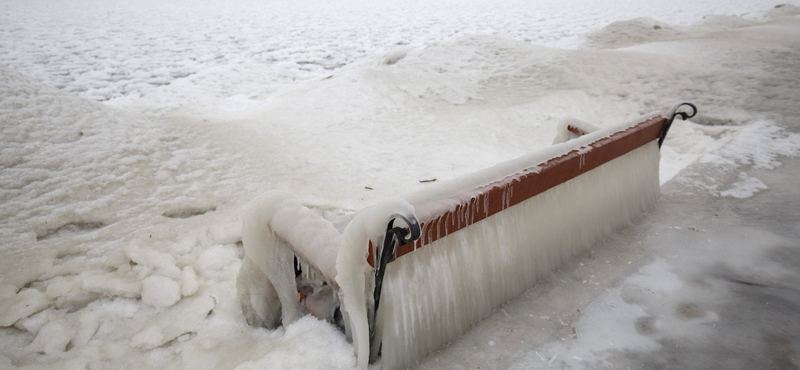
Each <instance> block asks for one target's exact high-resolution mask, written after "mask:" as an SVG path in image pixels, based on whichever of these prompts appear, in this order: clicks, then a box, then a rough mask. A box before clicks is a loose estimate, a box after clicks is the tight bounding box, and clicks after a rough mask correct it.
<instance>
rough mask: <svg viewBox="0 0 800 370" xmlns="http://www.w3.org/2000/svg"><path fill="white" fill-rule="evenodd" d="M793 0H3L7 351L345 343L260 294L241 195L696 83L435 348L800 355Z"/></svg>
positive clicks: (525, 364)
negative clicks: (516, 291) (620, 223)
mask: <svg viewBox="0 0 800 370" xmlns="http://www.w3.org/2000/svg"><path fill="white" fill-rule="evenodd" d="M792 3H794V4H795V5H798V4H800V3H798V2H796V1H795V2H790V3H789V4H787V5H784V6H780V7H775V5H776V4H775V3H774V2H770V1H760V0H759V1H709V2H702V3H698V2H690V1H682V0H681V1H677V2H676V1H669V2H667V1H654V0H651V1H647V2H643V3H637V4H636V5H634V6H630V5H626V4H622V3H621V2H591V1H585V0H582V1H579V0H572V1H566V2H565V1H559V2H556V1H536V2H522V1H518V2H514V1H508V2H503V3H502V4H496V3H495V2H491V1H478V0H471V1H466V2H449V1H444V2H438V3H436V4H427V3H423V2H413V1H409V2H392V3H385V4H375V3H371V2H366V1H343V2H324V1H307V2H293V3H285V2H279V1H268V2H254V1H253V2H249V1H244V0H237V1H233V2H225V3H224V4H223V3H215V2H203V1H184V0H182V1H175V2H163V1H162V2H156V1H141V2H135V3H130V2H121V1H119V2H116V1H114V2H101V1H90V0H75V1H64V2H48V1H38V0H33V1H25V2H23V1H4V2H3V6H2V9H0V122H2V127H0V130H2V131H0V139H1V140H0V145H1V146H0V150H1V151H0V169H1V170H2V172H0V199H2V208H0V225H1V226H0V241H1V242H0V256H1V257H0V271H2V272H0V348H2V349H1V350H0V368H3V369H5V368H9V369H14V368H48V369H53V368H89V369H105V368H178V369H182V368H187V369H188V368H192V369H195V368H200V369H205V368H207V369H233V368H237V367H238V368H239V369H242V370H244V369H261V368H270V369H271V368H325V369H351V368H353V366H354V363H355V358H354V356H353V354H352V346H351V345H350V344H349V343H347V341H345V340H344V338H343V337H342V336H341V335H340V334H339V333H338V332H337V331H336V330H335V329H334V328H333V327H331V326H329V325H327V324H325V323H323V322H319V321H317V320H315V319H313V318H310V317H308V318H304V319H302V320H300V321H299V322H297V323H295V324H293V325H291V326H289V327H287V328H285V329H279V330H275V331H267V330H263V329H257V328H252V327H249V326H247V324H246V323H245V322H244V318H243V316H242V314H241V310H240V308H239V302H238V299H237V297H236V288H235V277H236V274H237V272H238V269H239V266H240V263H241V262H240V261H241V255H242V248H241V242H240V240H241V218H240V217H241V214H242V211H243V207H244V205H245V204H246V203H247V202H248V201H250V200H251V199H252V198H254V197H255V196H256V195H258V194H260V193H261V192H263V191H266V190H270V189H285V190H290V191H292V192H294V193H295V194H297V195H298V196H299V198H300V199H302V200H303V201H304V202H305V203H306V204H308V205H310V206H313V207H314V208H316V209H317V210H318V211H319V212H321V213H322V214H323V215H334V214H342V213H350V212H354V211H357V210H359V209H361V208H363V207H365V206H368V205H371V204H374V203H375V202H376V201H378V200H380V199H384V198H386V197H388V196H393V195H397V194H403V193H406V192H409V191H413V190H418V189H421V188H423V187H424V186H426V185H425V183H421V182H420V180H427V179H437V181H444V180H447V179H451V178H454V177H457V176H459V175H463V174H465V173H469V172H472V171H475V170H478V169H482V168H486V167H488V166H491V165H493V164H495V163H498V162H500V161H503V160H507V159H510V158H515V157H517V156H520V155H522V154H524V153H528V152H530V151H531V150H535V149H536V148H541V147H543V146H546V145H548V144H549V143H550V142H551V141H552V138H553V136H554V134H555V129H554V126H555V124H556V123H557V122H559V121H560V120H561V119H562V118H564V117H568V116H571V117H576V118H578V119H582V120H585V121H590V122H592V123H595V124H598V125H601V126H604V125H609V124H614V123H618V122H620V121H624V120H629V119H631V118H634V117H636V116H639V115H641V114H645V113H648V112H651V111H655V110H661V109H666V108H668V107H669V106H670V105H672V104H673V103H674V102H676V101H678V100H682V99H684V100H689V101H692V102H694V103H696V104H697V105H698V106H699V108H700V110H701V114H700V115H699V116H697V117H696V118H695V119H693V120H692V122H677V123H676V125H675V126H674V127H673V129H672V130H671V132H670V136H669V138H668V140H667V142H666V143H665V146H664V148H663V149H662V162H661V178H662V184H663V186H662V193H663V197H662V199H661V201H660V202H659V203H658V204H657V206H656V207H655V208H654V209H653V211H652V212H650V213H649V214H646V215H644V216H642V217H641V219H640V220H639V221H637V222H636V223H634V224H632V225H630V226H629V227H626V228H625V229H623V230H621V231H620V232H619V233H617V234H615V235H614V236H613V237H611V238H609V239H608V240H606V241H604V242H602V243H600V244H599V245H598V246H597V247H596V248H595V249H594V250H593V252H592V253H590V254H589V255H586V256H582V257H580V258H578V259H576V260H575V261H574V263H572V264H570V265H568V266H565V267H564V268H563V269H562V270H560V271H557V272H554V274H553V275H552V276H551V277H550V278H548V279H546V280H545V281H542V282H541V283H540V284H539V285H537V286H536V287H534V288H532V289H530V290H529V291H528V292H526V294H525V295H523V296H522V297H520V298H519V299H518V300H515V301H513V302H510V303H509V304H508V305H506V306H504V307H503V308H502V309H500V310H498V311H497V312H496V314H495V315H493V316H491V317H489V318H487V319H486V320H485V321H483V322H482V323H480V324H479V325H476V327H475V328H474V329H473V330H472V331H470V332H469V333H468V334H467V335H465V336H463V337H461V338H458V339H457V340H455V341H453V342H452V343H451V344H450V345H449V346H447V347H445V348H443V349H442V351H440V352H439V353H436V354H434V355H433V356H431V357H429V358H428V359H426V360H425V361H423V363H421V365H420V366H421V368H477V367H478V366H480V367H481V368H550V367H554V368H574V369H580V368H626V367H631V368H640V367H645V368H653V367H677V368H741V369H749V368H758V367H765V368H797V367H800V338H799V337H798V333H800V321H799V320H798V319H797V317H800V295H798V290H797V286H798V284H800V273H798V270H797V266H798V263H800V262H798V261H800V249H798V245H800V243H798V241H800V230H798V229H797V225H798V224H800V223H799V222H798V221H800V220H798V219H797V212H796V211H795V210H796V209H799V208H798V207H800V205H798V204H797V203H798V201H800V196H798V193H797V191H796V189H795V188H794V186H793V184H796V183H798V181H799V180H800V179H798V173H800V172H798V171H800V163H798V160H797V159H796V157H797V156H798V155H800V135H799V134H798V132H800V123H799V122H798V120H797V117H800V108H799V107H800V102H798V98H797V97H798V96H800V91H799V90H798V89H800V72H798V71H800V63H799V62H798V61H800V19H799V18H798V16H797V14H800V11H798V8H797V7H796V6H794V5H791V4H792ZM613 22H616V23H613ZM374 366H375V367H376V368H379V367H380V364H377V365H374Z"/></svg>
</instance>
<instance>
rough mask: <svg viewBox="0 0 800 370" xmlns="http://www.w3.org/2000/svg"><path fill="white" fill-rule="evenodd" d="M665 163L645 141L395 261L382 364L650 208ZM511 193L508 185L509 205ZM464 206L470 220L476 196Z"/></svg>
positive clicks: (455, 331)
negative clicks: (661, 165) (659, 173)
mask: <svg viewBox="0 0 800 370" xmlns="http://www.w3.org/2000/svg"><path fill="white" fill-rule="evenodd" d="M658 160H659V152H658V148H657V145H656V143H655V142H653V143H652V144H647V145H645V146H643V147H641V148H639V149H636V150H634V151H632V152H630V153H628V154H625V155H623V156H621V157H619V158H617V159H615V160H613V161H611V162H608V163H606V164H604V165H602V166H600V167H598V168H596V169H594V170H592V171H589V172H587V173H585V174H583V175H582V176H580V177H578V178H575V179H573V180H570V181H568V182H566V183H563V184H561V185H558V186H556V187H554V188H552V189H550V190H548V191H546V192H544V193H541V194H539V195H537V196H535V197H533V198H531V199H529V200H527V201H524V202H522V203H520V204H518V205H516V206H514V207H511V208H508V209H507V210H505V211H503V212H500V213H498V214H496V215H493V216H491V217H489V218H487V219H485V220H483V221H481V222H478V223H475V224H473V225H471V226H470V227H467V228H465V229H462V230H459V231H455V232H453V233H451V234H449V235H447V236H446V237H443V238H441V239H438V240H437V241H435V242H433V243H432V244H430V245H426V246H425V247H424V248H421V249H419V250H417V251H416V252H414V253H411V254H408V255H406V256H403V257H400V258H398V260H397V261H395V262H394V263H391V264H389V265H388V269H387V272H386V276H385V280H384V289H383V298H382V303H381V308H380V309H379V312H378V318H377V322H378V324H377V325H379V326H380V327H381V328H382V330H381V333H382V340H383V356H382V364H383V367H384V368H391V369H395V368H406V367H409V366H412V365H414V364H415V363H416V362H417V361H419V360H420V359H421V358H423V357H425V356H426V355H427V354H428V353H429V352H430V351H432V350H434V349H436V348H438V347H439V346H441V345H442V344H444V343H445V342H446V341H447V340H450V339H452V338H455V337H457V336H458V335H460V334H462V333H463V332H464V331H465V330H467V329H468V328H469V327H470V326H471V325H473V324H474V323H475V322H476V321H478V320H480V319H482V318H484V317H486V316H488V315H490V314H491V312H492V310H493V309H494V308H495V307H497V306H498V305H500V304H502V303H504V302H506V301H507V300H509V299H511V298H513V297H516V296H518V295H519V294H521V293H522V292H523V291H524V290H525V289H527V288H529V287H530V286H532V285H534V284H535V283H536V280H537V279H539V278H541V277H543V276H547V274H549V273H550V272H551V271H552V270H553V269H555V268H557V267H558V266H561V265H563V264H564V263H565V262H567V260H568V259H570V258H572V257H573V256H575V255H577V254H580V253H583V252H584V251H586V250H587V248H589V247H591V246H592V245H594V244H595V243H596V242H597V241H598V240H600V239H601V238H603V237H605V236H607V235H609V233H610V232H611V231H613V230H614V229H615V228H617V227H619V226H620V225H623V224H625V223H628V222H629V221H630V220H631V218H632V217H634V216H636V215H638V214H639V213H640V212H641V211H643V210H645V209H647V208H648V207H650V206H651V205H652V204H653V203H654V202H655V201H656V199H657V197H658V190H659V186H658ZM512 194H513V187H512V186H511V184H510V183H509V184H507V185H506V187H505V189H504V192H503V199H502V202H503V207H504V208H506V206H507V205H508V204H510V203H509V202H510V200H511V197H512ZM484 207H486V205H484ZM464 208H465V209H464V211H465V212H469V213H470V214H469V215H467V214H465V215H464V216H466V217H467V219H468V223H469V222H471V215H473V214H474V212H472V210H474V207H473V202H472V201H470V202H469V205H468V206H467V207H464ZM457 214H458V215H459V218H460V217H461V212H457ZM523 241H524V242H523Z"/></svg>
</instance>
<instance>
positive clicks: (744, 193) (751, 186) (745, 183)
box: [719, 172, 768, 199]
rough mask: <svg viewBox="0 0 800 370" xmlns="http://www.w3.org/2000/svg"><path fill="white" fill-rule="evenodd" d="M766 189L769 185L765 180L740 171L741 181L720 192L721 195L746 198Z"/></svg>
mask: <svg viewBox="0 0 800 370" xmlns="http://www.w3.org/2000/svg"><path fill="white" fill-rule="evenodd" d="M765 189H768V187H767V185H766V184H764V182H763V181H761V180H759V179H757V178H755V177H750V176H748V175H747V173H745V172H739V181H737V182H735V183H733V185H731V188H730V189H728V190H723V191H721V192H719V195H720V196H723V197H734V198H739V199H744V198H749V197H752V196H753V194H755V193H758V192H759V191H761V190H765Z"/></svg>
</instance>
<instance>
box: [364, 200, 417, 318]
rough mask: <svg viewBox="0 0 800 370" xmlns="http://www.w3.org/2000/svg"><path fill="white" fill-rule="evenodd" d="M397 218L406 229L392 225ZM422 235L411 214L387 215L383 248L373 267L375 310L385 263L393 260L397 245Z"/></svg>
mask: <svg viewBox="0 0 800 370" xmlns="http://www.w3.org/2000/svg"><path fill="white" fill-rule="evenodd" d="M397 219H401V220H403V221H404V222H405V223H406V225H407V226H408V229H406V228H405V227H400V226H394V222H395V221H396V220H397ZM420 235H422V231H421V228H420V226H419V221H417V218H416V217H414V215H413V214H410V213H409V214H400V213H396V214H393V215H391V216H390V217H389V224H388V225H387V226H386V235H385V236H384V239H383V248H381V250H380V252H379V256H378V264H377V266H376V268H375V291H374V292H373V299H374V300H375V311H376V312H377V311H378V305H380V301H381V289H382V285H383V274H384V273H385V272H386V265H387V264H388V263H389V262H391V261H394V259H395V252H396V251H397V247H398V246H401V245H404V244H408V243H411V242H413V241H415V240H417V239H419V237H420Z"/></svg>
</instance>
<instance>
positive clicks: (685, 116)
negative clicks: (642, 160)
mask: <svg viewBox="0 0 800 370" xmlns="http://www.w3.org/2000/svg"><path fill="white" fill-rule="evenodd" d="M684 105H686V106H689V107H691V108H692V113H687V112H678V109H680V108H681V107H682V106H684ZM666 115H667V116H668V118H667V123H666V124H664V127H663V128H662V129H661V133H659V134H658V148H659V149H660V148H661V144H663V143H664V139H666V138H667V132H669V128H670V126H672V121H674V120H675V117H677V116H680V117H681V119H682V120H684V121H686V120H687V119H689V118H692V117H694V116H696V115H697V106H695V105H694V104H692V103H689V102H686V101H684V102H680V103H678V104H675V105H674V106H673V107H672V108H670V110H669V111H667V114H666Z"/></svg>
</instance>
